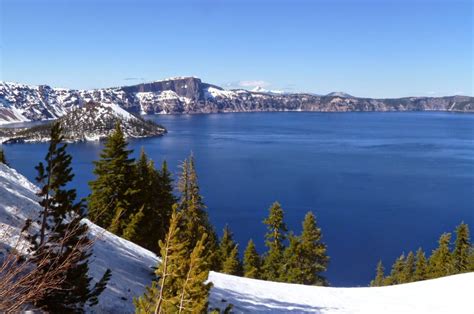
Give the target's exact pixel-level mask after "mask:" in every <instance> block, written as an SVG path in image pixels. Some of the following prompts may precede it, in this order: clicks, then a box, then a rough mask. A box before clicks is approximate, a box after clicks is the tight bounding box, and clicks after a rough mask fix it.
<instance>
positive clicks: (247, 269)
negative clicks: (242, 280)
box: [243, 239, 261, 279]
mask: <svg viewBox="0 0 474 314" xmlns="http://www.w3.org/2000/svg"><path fill="white" fill-rule="evenodd" d="M260 267H261V260H260V255H258V252H257V248H256V247H255V243H253V241H252V239H250V240H249V242H248V244H247V248H246V249H245V253H244V261H243V271H244V277H248V278H256V279H259V278H260Z"/></svg>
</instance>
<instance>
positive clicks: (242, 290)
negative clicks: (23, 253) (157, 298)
mask: <svg viewBox="0 0 474 314" xmlns="http://www.w3.org/2000/svg"><path fill="white" fill-rule="evenodd" d="M36 191H37V187H36V186H35V185H34V184H32V183H31V182H29V181H28V180H27V179H26V178H25V177H24V176H22V175H21V174H19V173H18V172H17V171H15V170H14V169H11V168H9V167H7V166H5V165H3V164H0V230H2V229H3V228H2V227H4V226H9V228H10V230H11V231H12V235H11V237H9V238H8V240H7V241H6V243H1V242H0V251H2V249H3V247H4V246H5V245H11V244H12V243H14V242H15V239H16V236H17V235H18V233H19V230H20V229H21V227H22V226H23V223H24V221H25V219H26V218H34V217H36V214H37V212H38V210H39V205H38V203H37V201H38V198H37V196H36V194H35V192H36ZM85 221H86V222H87V223H88V225H89V227H90V233H91V235H92V236H97V241H96V243H95V244H94V252H93V256H92V257H91V263H90V275H92V276H93V277H94V278H95V279H96V280H97V279H99V278H100V276H102V274H103V273H104V271H105V270H106V269H107V268H110V269H111V270H112V278H111V280H110V282H109V284H108V287H107V289H106V290H105V291H104V293H103V294H102V295H101V296H100V302H99V305H98V306H96V307H94V308H91V309H88V312H93V313H133V312H134V306H133V298H134V297H137V296H140V295H141V294H142V293H143V291H144V290H145V287H146V286H147V285H149V284H150V282H151V280H152V271H153V270H152V267H154V266H156V264H157V263H158V260H159V259H158V258H157V257H156V255H155V254H154V253H152V252H150V251H148V250H146V249H144V248H141V247H140V246H138V245H135V244H133V243H131V242H129V241H127V240H124V239H121V238H119V237H117V236H115V235H113V234H111V233H109V232H107V231H105V230H103V229H102V228H100V227H98V226H96V225H94V224H93V223H91V222H90V221H88V220H85ZM0 238H2V237H0ZM0 241H1V240H0ZM209 281H211V282H212V283H213V288H212V289H211V294H210V308H216V307H217V308H220V309H222V310H223V309H224V308H225V307H226V306H227V305H228V304H233V305H234V307H233V313H397V314H399V313H417V314H418V313H430V314H433V313H446V314H448V313H449V314H451V313H470V314H472V313H474V303H473V300H474V299H473V296H474V292H473V291H474V273H467V274H462V275H455V276H450V277H445V278H440V279H434V280H427V281H422V282H416V283H409V284H404V285H398V286H389V287H381V288H328V287H313V286H304V285H295V284H285V283H277V282H269V281H262V280H255V279H249V278H242V277H236V276H230V275H225V274H221V273H216V272H211V273H210V274H209Z"/></svg>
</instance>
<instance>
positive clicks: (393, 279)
mask: <svg viewBox="0 0 474 314" xmlns="http://www.w3.org/2000/svg"><path fill="white" fill-rule="evenodd" d="M404 269H405V254H402V255H400V257H398V258H397V260H396V261H395V263H394V264H393V266H392V271H391V272H390V277H388V278H387V282H388V283H389V284H391V285H397V284H401V283H404V278H403V270H404Z"/></svg>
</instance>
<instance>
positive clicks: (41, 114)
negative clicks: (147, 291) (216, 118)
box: [0, 77, 474, 123]
mask: <svg viewBox="0 0 474 314" xmlns="http://www.w3.org/2000/svg"><path fill="white" fill-rule="evenodd" d="M89 101H94V102H99V103H103V104H115V105H118V106H120V107H122V108H124V109H125V110H127V111H129V112H133V113H137V114H138V113H142V114H156V113H158V114H180V113H216V112H249V111H289V110H293V111H323V112H324V111H433V110H436V111H459V112H474V98H473V97H468V96H448V97H406V98H393V99H373V98H359V97H353V96H351V95H349V94H345V93H341V92H335V93H330V94H328V95H325V96H321V95H314V94H305V93H297V94H285V93H276V92H272V91H265V90H263V89H259V90H258V91H247V90H225V89H223V88H221V87H218V86H215V85H211V84H207V83H203V82H202V81H201V80H200V79H198V78H194V77H180V78H173V79H168V80H162V81H156V82H151V83H143V84H138V85H133V86H124V87H115V88H105V89H97V90H68V89H59V88H51V87H49V86H45V85H42V86H27V85H20V84H14V83H5V82H1V83H0V123H11V122H21V121H39V120H45V119H55V118H58V117H61V116H63V115H64V114H66V113H67V112H69V111H71V110H72V109H73V108H76V107H81V106H83V104H84V103H86V102H89Z"/></svg>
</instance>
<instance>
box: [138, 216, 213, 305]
mask: <svg viewBox="0 0 474 314" xmlns="http://www.w3.org/2000/svg"><path fill="white" fill-rule="evenodd" d="M181 219H182V215H181V213H176V212H175V213H173V214H172V216H171V222H170V227H169V232H168V234H167V235H166V238H165V241H160V244H159V245H160V254H161V257H162V262H161V263H160V264H159V266H158V269H157V270H156V275H157V277H158V281H154V282H153V283H152V286H151V287H148V288H147V291H146V293H145V294H144V295H143V296H141V297H140V298H138V299H136V300H134V302H135V307H136V313H180V312H186V313H191V312H193V313H204V312H205V311H206V309H207V305H208V301H207V298H208V294H209V290H210V288H211V284H209V283H208V284H205V281H206V280H207V277H208V273H209V265H208V264H207V256H206V253H205V250H206V248H205V243H206V237H207V235H206V234H203V235H202V237H201V239H199V241H198V242H197V243H196V246H195V247H194V248H193V249H192V252H191V253H190V254H188V253H187V247H188V242H187V241H186V240H183V237H181V236H180V228H179V226H180V225H181Z"/></svg>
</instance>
